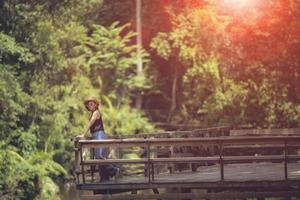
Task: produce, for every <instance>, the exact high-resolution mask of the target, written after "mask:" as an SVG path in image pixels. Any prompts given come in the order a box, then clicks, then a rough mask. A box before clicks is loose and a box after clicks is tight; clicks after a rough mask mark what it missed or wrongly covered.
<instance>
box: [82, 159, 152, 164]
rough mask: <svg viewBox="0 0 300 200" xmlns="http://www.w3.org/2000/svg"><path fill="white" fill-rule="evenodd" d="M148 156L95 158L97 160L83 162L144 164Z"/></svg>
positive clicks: (84, 162) (83, 162)
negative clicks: (136, 157)
mask: <svg viewBox="0 0 300 200" xmlns="http://www.w3.org/2000/svg"><path fill="white" fill-rule="evenodd" d="M147 162H148V159H147V158H139V159H106V160H103V159H95V160H84V161H82V162H81V164H82V165H95V164H144V163H147Z"/></svg>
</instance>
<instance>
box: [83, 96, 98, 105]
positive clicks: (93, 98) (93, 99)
mask: <svg viewBox="0 0 300 200" xmlns="http://www.w3.org/2000/svg"><path fill="white" fill-rule="evenodd" d="M89 102H94V103H95V104H97V106H99V105H100V101H98V100H97V98H96V97H89V98H87V99H86V100H85V101H84V105H87V104H88V103H89Z"/></svg>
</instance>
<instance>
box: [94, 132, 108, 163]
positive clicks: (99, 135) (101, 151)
mask: <svg viewBox="0 0 300 200" xmlns="http://www.w3.org/2000/svg"><path fill="white" fill-rule="evenodd" d="M92 139H93V140H106V139H107V136H106V134H105V132H104V131H97V132H94V133H92ZM107 155H108V149H107V147H99V148H94V156H95V158H96V159H106V158H107Z"/></svg>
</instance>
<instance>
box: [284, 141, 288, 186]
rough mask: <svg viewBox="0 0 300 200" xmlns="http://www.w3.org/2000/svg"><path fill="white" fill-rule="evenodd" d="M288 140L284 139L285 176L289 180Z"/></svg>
mask: <svg viewBox="0 0 300 200" xmlns="http://www.w3.org/2000/svg"><path fill="white" fill-rule="evenodd" d="M287 151H288V150H287V141H286V140H284V178H285V180H288V169H287V162H288V158H287V154H288V152H287Z"/></svg>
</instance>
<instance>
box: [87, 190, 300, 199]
mask: <svg viewBox="0 0 300 200" xmlns="http://www.w3.org/2000/svg"><path fill="white" fill-rule="evenodd" d="M299 195H300V191H270V192H257V191H253V192H219V193H161V194H115V195H82V196H81V199H82V200H130V199H158V198H160V199H170V200H172V199H176V200H178V199H204V198H208V199H222V200H224V199H238V198H265V197H298V196H299Z"/></svg>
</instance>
